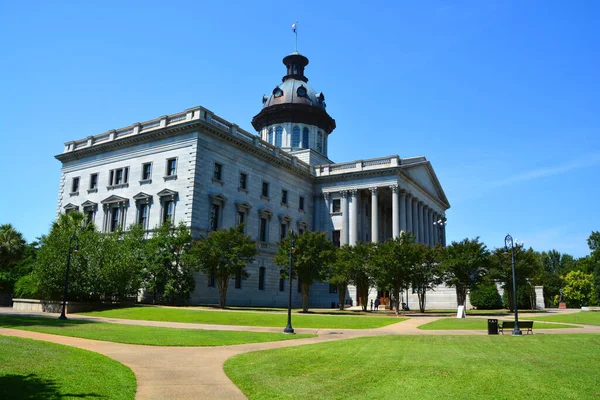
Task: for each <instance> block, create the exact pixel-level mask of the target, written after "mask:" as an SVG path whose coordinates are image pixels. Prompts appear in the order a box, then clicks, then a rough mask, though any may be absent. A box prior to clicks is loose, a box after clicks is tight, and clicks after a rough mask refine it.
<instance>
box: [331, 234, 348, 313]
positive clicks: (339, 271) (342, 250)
mask: <svg viewBox="0 0 600 400" xmlns="http://www.w3.org/2000/svg"><path fill="white" fill-rule="evenodd" d="M353 262H354V259H353V254H352V246H349V245H347V244H345V245H343V246H342V247H339V248H338V249H337V251H336V255H335V262H334V263H333V265H332V269H331V276H330V277H329V283H331V284H332V285H336V287H337V291H338V303H339V307H340V310H344V306H345V304H346V291H347V290H348V285H349V284H350V282H351V279H352V277H351V275H350V271H351V269H352V266H353Z"/></svg>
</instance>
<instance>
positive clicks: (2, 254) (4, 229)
mask: <svg viewBox="0 0 600 400" xmlns="http://www.w3.org/2000/svg"><path fill="white" fill-rule="evenodd" d="M26 244H27V243H26V242H25V239H23V234H22V233H21V232H19V231H17V230H16V229H15V228H14V227H13V226H12V225H11V224H3V225H0V270H2V269H8V267H9V266H10V265H11V264H12V263H14V262H16V261H18V260H19V259H20V258H21V256H22V255H23V252H24V251H25V245H26Z"/></svg>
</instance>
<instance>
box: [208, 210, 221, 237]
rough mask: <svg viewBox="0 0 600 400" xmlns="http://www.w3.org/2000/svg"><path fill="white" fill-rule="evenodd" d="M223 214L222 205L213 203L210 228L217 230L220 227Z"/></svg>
mask: <svg viewBox="0 0 600 400" xmlns="http://www.w3.org/2000/svg"><path fill="white" fill-rule="evenodd" d="M220 216H221V206H220V205H219V204H213V205H212V207H211V210H210V230H211V231H216V230H217V229H219V218H220Z"/></svg>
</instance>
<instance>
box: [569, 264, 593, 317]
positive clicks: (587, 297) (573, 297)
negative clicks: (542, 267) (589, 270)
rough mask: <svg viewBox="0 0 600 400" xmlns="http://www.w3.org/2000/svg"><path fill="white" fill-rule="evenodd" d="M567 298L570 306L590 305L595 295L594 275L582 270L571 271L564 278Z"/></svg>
mask: <svg viewBox="0 0 600 400" xmlns="http://www.w3.org/2000/svg"><path fill="white" fill-rule="evenodd" d="M563 280H564V282H565V288H564V293H565V300H566V301H567V304H568V305H569V306H570V307H577V308H579V307H581V306H589V305H590V304H592V303H591V302H592V300H593V297H594V277H593V275H592V274H586V273H584V272H582V271H571V272H569V273H568V274H567V275H566V276H565V277H564V278H563Z"/></svg>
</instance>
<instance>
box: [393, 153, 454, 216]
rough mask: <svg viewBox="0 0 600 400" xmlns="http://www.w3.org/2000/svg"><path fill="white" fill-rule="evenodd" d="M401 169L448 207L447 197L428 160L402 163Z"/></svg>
mask: <svg viewBox="0 0 600 400" xmlns="http://www.w3.org/2000/svg"><path fill="white" fill-rule="evenodd" d="M402 171H404V172H405V173H406V175H408V177H409V178H410V179H411V180H412V181H413V182H415V183H416V184H418V185H419V186H420V187H421V188H422V189H423V190H425V191H426V192H428V193H429V194H430V195H432V196H433V197H435V198H438V199H439V200H440V201H442V202H443V203H446V204H447V206H448V208H449V207H450V203H449V202H448V198H447V197H446V194H445V193H444V190H443V189H442V185H441V184H440V181H439V180H438V178H437V175H436V174H435V171H434V170H433V167H432V166H431V163H430V162H429V161H421V162H417V163H412V164H404V165H402Z"/></svg>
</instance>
